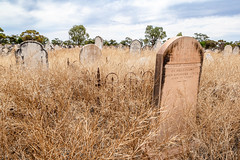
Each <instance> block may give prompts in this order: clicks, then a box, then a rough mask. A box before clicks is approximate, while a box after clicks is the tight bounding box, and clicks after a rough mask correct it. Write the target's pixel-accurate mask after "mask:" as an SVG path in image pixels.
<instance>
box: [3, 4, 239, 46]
mask: <svg viewBox="0 0 240 160" xmlns="http://www.w3.org/2000/svg"><path fill="white" fill-rule="evenodd" d="M74 25H83V26H84V27H85V28H86V30H87V33H88V34H89V35H90V38H95V37H96V36H101V37H102V38H103V39H106V40H110V39H114V40H117V42H120V41H121V40H124V39H125V38H126V37H130V38H132V39H140V38H142V39H143V38H145V37H144V36H145V29H146V26H147V25H153V26H154V27H156V26H157V27H163V30H164V31H166V33H167V38H171V37H174V36H176V35H177V34H178V33H179V32H182V34H183V35H184V36H194V33H203V34H206V35H208V36H209V37H210V39H212V40H220V39H223V40H226V41H233V42H234V41H239V40H240V0H0V27H1V28H2V29H3V30H4V33H5V34H7V35H12V34H18V35H20V34H21V33H22V32H23V31H26V30H29V29H31V30H36V31H38V32H39V33H40V34H41V35H44V36H46V37H48V38H49V39H50V40H52V39H54V38H59V39H61V40H69V35H68V31H69V30H70V29H71V28H72V27H73V26H74Z"/></svg>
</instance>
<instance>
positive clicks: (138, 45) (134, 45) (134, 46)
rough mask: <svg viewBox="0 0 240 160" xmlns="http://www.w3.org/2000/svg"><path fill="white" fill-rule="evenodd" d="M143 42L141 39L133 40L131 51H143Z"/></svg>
mask: <svg viewBox="0 0 240 160" xmlns="http://www.w3.org/2000/svg"><path fill="white" fill-rule="evenodd" d="M141 47H142V46H141V42H140V41H139V40H133V41H132V43H131V45H130V53H138V54H140V53H141Z"/></svg>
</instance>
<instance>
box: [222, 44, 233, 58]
mask: <svg viewBox="0 0 240 160" xmlns="http://www.w3.org/2000/svg"><path fill="white" fill-rule="evenodd" d="M231 54H232V46H231V45H226V46H225V47H224V50H223V55H224V56H228V55H231Z"/></svg>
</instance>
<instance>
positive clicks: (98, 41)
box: [95, 36, 103, 50]
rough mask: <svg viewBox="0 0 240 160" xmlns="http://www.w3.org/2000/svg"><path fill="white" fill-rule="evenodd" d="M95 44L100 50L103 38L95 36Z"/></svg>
mask: <svg viewBox="0 0 240 160" xmlns="http://www.w3.org/2000/svg"><path fill="white" fill-rule="evenodd" d="M95 45H96V46H98V48H100V49H101V50H102V48H103V39H102V37H100V36H97V37H95Z"/></svg>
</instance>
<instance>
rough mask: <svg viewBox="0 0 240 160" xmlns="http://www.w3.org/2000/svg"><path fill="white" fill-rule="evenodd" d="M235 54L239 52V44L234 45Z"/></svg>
mask: <svg viewBox="0 0 240 160" xmlns="http://www.w3.org/2000/svg"><path fill="white" fill-rule="evenodd" d="M233 54H234V55H237V54H239V47H238V46H235V47H234V49H233Z"/></svg>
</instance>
